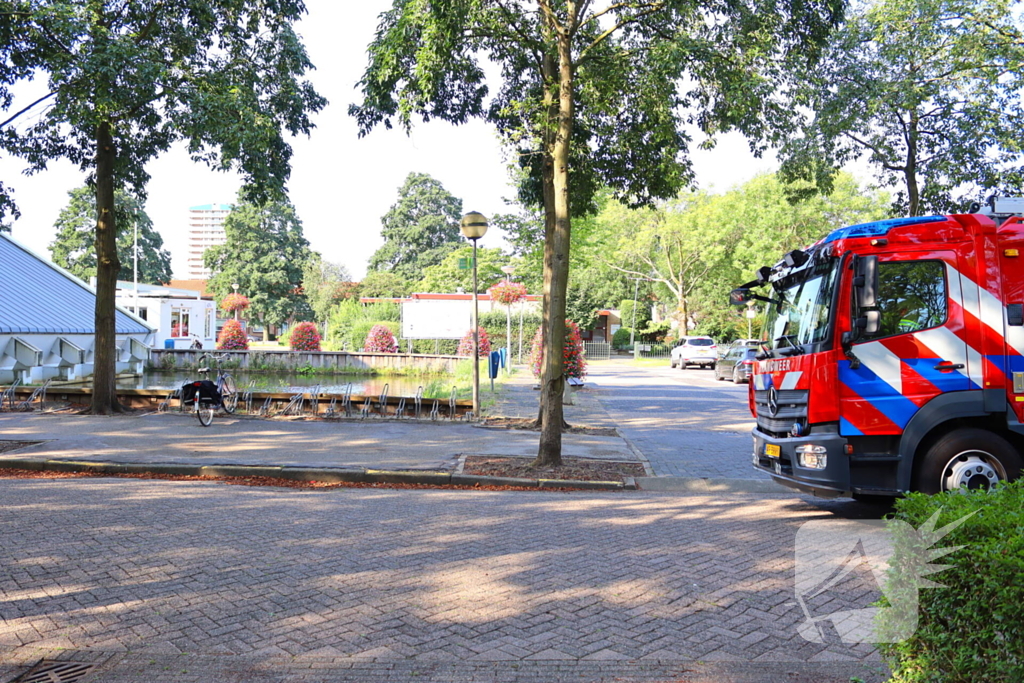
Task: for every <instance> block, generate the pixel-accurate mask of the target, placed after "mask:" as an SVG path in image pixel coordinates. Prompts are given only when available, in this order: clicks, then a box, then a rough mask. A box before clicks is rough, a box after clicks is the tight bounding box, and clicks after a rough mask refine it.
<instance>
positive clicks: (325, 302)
mask: <svg viewBox="0 0 1024 683" xmlns="http://www.w3.org/2000/svg"><path fill="white" fill-rule="evenodd" d="M355 290H356V285H355V283H354V282H352V275H351V274H349V272H348V268H346V267H345V266H343V265H342V264H340V263H332V262H330V261H325V260H323V258H322V257H321V256H320V254H317V253H316V252H313V253H312V254H311V256H310V258H309V261H307V262H306V266H305V268H303V271H302V292H303V294H305V295H306V301H308V302H309V307H310V308H311V309H313V314H314V315H315V316H316V321H317V322H319V323H323V322H326V321H327V319H328V318H329V317H330V315H331V309H332V308H334V307H335V306H336V305H337V304H338V303H340V302H341V301H344V300H345V299H349V298H351V297H353V296H355V294H356V291H355Z"/></svg>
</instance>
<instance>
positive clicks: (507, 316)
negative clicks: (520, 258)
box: [492, 265, 523, 375]
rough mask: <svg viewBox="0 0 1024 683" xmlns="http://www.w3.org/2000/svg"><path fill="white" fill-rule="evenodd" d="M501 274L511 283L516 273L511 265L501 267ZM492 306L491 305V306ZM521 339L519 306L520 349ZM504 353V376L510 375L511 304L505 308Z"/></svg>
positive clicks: (520, 312)
mask: <svg viewBox="0 0 1024 683" xmlns="http://www.w3.org/2000/svg"><path fill="white" fill-rule="evenodd" d="M501 272H503V273H505V278H506V279H508V281H509V282H512V273H514V272H516V267H515V266H513V265H507V266H502V267H501ZM492 305H493V304H492ZM522 337H523V306H522V304H521V303H520V305H519V344H520V348H522ZM505 353H507V354H508V356H507V357H506V359H505V374H507V375H511V374H512V304H508V305H507V306H505Z"/></svg>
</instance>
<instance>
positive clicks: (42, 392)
mask: <svg viewBox="0 0 1024 683" xmlns="http://www.w3.org/2000/svg"><path fill="white" fill-rule="evenodd" d="M51 382H53V380H51V379H48V380H46V381H45V382H43V386H41V387H36V388H35V390H34V391H33V392H32V395H31V396H29V397H28V398H27V399H25V400H24V401H22V402H20V403H19V404H18V405H17V406H15V410H23V411H24V410H32V403H33V402H34V401H35V400H36V399H37V398H38V399H39V409H40V410H42V409H43V404H44V403H46V390H47V389H48V388H49V387H50V383H51Z"/></svg>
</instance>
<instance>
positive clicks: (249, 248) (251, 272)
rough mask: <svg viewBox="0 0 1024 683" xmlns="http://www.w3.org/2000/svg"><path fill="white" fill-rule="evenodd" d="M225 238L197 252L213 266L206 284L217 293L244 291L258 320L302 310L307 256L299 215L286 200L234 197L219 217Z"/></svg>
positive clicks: (272, 320) (273, 320)
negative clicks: (262, 201) (233, 202)
mask: <svg viewBox="0 0 1024 683" xmlns="http://www.w3.org/2000/svg"><path fill="white" fill-rule="evenodd" d="M224 232H225V233H226V234H227V242H225V243H224V244H222V245H219V246H215V247H210V248H209V249H207V250H206V253H205V254H204V255H203V260H204V261H205V263H206V267H207V268H209V269H210V270H211V271H212V272H213V276H212V277H211V278H210V281H209V285H208V286H209V288H210V290H212V291H213V292H214V294H215V295H216V298H217V299H221V298H223V297H224V296H225V295H227V294H228V293H230V292H232V291H234V289H233V287H232V285H234V284H238V286H239V287H238V291H239V293H241V294H244V295H246V296H247V297H249V315H250V316H254V317H256V318H258V319H259V320H260V321H261V322H262V323H263V324H264V326H267V325H280V324H282V323H284V322H285V321H287V320H288V319H289V318H292V317H298V318H304V317H306V316H307V311H308V306H309V304H308V303H307V302H306V298H305V296H304V295H303V293H302V278H303V271H304V269H305V267H306V264H307V263H309V261H310V259H312V258H313V252H312V251H310V249H309V242H307V241H306V238H305V237H303V235H302V221H300V220H299V218H298V216H297V215H296V214H295V208H294V207H293V206H292V205H291V204H290V203H289V202H282V201H275V202H268V203H265V204H256V203H254V202H250V201H246V200H244V199H242V198H241V197H240V198H239V201H238V203H237V204H236V205H235V206H234V208H232V210H231V213H229V214H228V216H227V218H225V219H224Z"/></svg>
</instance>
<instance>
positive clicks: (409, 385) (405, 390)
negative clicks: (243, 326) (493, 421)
mask: <svg viewBox="0 0 1024 683" xmlns="http://www.w3.org/2000/svg"><path fill="white" fill-rule="evenodd" d="M216 376H217V375H216V374H215V373H212V372H211V373H210V379H211V380H213V379H216ZM231 376H232V377H234V378H235V384H236V385H237V386H238V390H239V391H244V390H245V389H246V387H248V386H249V382H250V381H253V380H255V381H256V386H255V387H254V389H255V391H266V392H280V393H288V394H297V393H299V392H300V391H303V392H304V391H309V389H310V388H311V387H313V386H315V385H317V384H319V385H320V390H321V391H322V392H324V393H327V394H342V393H344V392H345V388H346V387H347V386H348V385H349V384H351V385H352V394H353V395H359V396H378V395H380V393H381V391H383V390H384V385H385V384H387V385H388V395H389V396H410V397H411V396H415V395H416V389H417V388H418V387H421V386H422V387H424V388H426V387H427V386H428V385H429V384H430V383H431V382H435V381H437V379H438V378H425V377H380V376H376V377H374V376H368V375H321V376H319V377H306V376H302V375H290V374H276V373H275V374H272V373H266V372H260V373H248V372H243V371H238V372H235V371H232V372H231ZM198 378H199V377H198V375H197V374H196V373H194V372H192V373H189V372H186V371H181V372H155V371H147V372H146V373H145V374H144V375H141V376H139V377H135V378H123V379H121V378H119V379H118V380H117V387H118V388H119V389H166V390H168V391H172V390H174V389H176V388H178V387H180V386H181V385H182V384H183V383H184V382H186V381H188V380H190V379H198ZM440 381H441V383H442V384H443V385H445V386H447V385H448V383H449V382H451V383H454V382H453V380H452V379H451V378H443V377H442V378H440Z"/></svg>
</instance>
